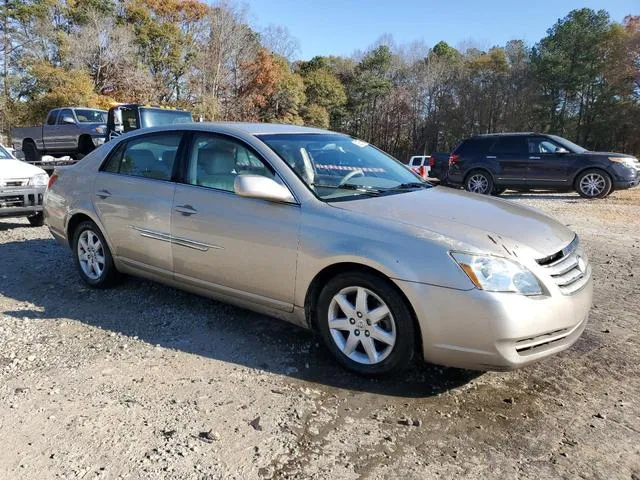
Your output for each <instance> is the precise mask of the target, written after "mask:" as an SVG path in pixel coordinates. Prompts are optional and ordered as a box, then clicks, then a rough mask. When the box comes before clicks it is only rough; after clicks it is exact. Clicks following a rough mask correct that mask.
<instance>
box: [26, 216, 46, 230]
mask: <svg viewBox="0 0 640 480" xmlns="http://www.w3.org/2000/svg"><path fill="white" fill-rule="evenodd" d="M27 220H29V223H30V224H31V226H32V227H42V226H43V225H44V213H42V212H39V213H36V214H35V215H31V216H30V217H27Z"/></svg>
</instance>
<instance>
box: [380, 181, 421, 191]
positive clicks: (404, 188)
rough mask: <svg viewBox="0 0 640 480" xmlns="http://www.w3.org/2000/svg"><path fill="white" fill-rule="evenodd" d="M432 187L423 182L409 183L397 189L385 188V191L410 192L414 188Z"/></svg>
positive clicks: (396, 187) (399, 185) (400, 185)
mask: <svg viewBox="0 0 640 480" xmlns="http://www.w3.org/2000/svg"><path fill="white" fill-rule="evenodd" d="M430 187H431V185H429V184H428V183H423V182H408V183H400V184H398V185H396V186H395V187H391V188H385V189H384V191H385V192H388V191H394V190H410V189H412V188H430Z"/></svg>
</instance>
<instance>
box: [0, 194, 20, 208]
mask: <svg viewBox="0 0 640 480" xmlns="http://www.w3.org/2000/svg"><path fill="white" fill-rule="evenodd" d="M23 206H24V196H23V195H6V196H1V197H0V208H3V207H23Z"/></svg>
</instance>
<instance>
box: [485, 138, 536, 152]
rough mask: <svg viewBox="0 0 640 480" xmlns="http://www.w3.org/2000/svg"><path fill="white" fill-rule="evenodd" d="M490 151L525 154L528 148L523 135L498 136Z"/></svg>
mask: <svg viewBox="0 0 640 480" xmlns="http://www.w3.org/2000/svg"><path fill="white" fill-rule="evenodd" d="M491 151H492V153H503V154H511V155H526V154H527V153H528V151H529V149H528V147H527V144H526V139H525V137H500V138H499V139H498V141H497V142H496V143H495V144H494V145H493V147H492V148H491Z"/></svg>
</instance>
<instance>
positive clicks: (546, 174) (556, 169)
mask: <svg viewBox="0 0 640 480" xmlns="http://www.w3.org/2000/svg"><path fill="white" fill-rule="evenodd" d="M527 143H528V146H529V160H530V163H529V172H528V174H527V176H528V177H529V178H530V179H531V180H533V181H535V183H536V184H537V185H540V186H548V187H554V186H560V187H562V186H563V185H567V184H568V182H569V175H568V173H569V163H570V161H571V158H572V155H573V154H572V153H570V152H567V151H566V150H565V151H564V152H563V153H559V152H558V150H559V149H560V150H561V151H562V150H564V148H563V147H562V146H561V145H560V144H558V143H556V142H554V141H553V140H551V139H550V138H547V137H540V136H532V137H529V138H528V140H527Z"/></svg>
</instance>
